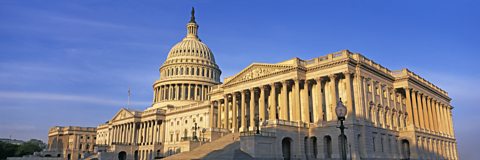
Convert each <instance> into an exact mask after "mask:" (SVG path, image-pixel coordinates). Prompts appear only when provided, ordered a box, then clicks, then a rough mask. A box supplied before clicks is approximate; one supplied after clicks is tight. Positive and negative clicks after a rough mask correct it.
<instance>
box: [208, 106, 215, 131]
mask: <svg viewBox="0 0 480 160" xmlns="http://www.w3.org/2000/svg"><path fill="white" fill-rule="evenodd" d="M213 104H214V102H213V101H210V115H209V116H210V126H209V127H210V128H215V126H214V124H215V123H214V121H215V119H214V117H213V115H214V113H213V112H214V105H213Z"/></svg>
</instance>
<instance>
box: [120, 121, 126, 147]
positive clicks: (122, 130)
mask: <svg viewBox="0 0 480 160" xmlns="http://www.w3.org/2000/svg"><path fill="white" fill-rule="evenodd" d="M124 129H125V126H124V125H123V124H120V130H119V131H120V144H123V142H124V139H125V134H124V133H125V132H124Z"/></svg>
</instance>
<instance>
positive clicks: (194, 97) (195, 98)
mask: <svg viewBox="0 0 480 160" xmlns="http://www.w3.org/2000/svg"><path fill="white" fill-rule="evenodd" d="M197 87H198V86H197V85H196V84H193V100H194V101H198V98H197V94H198V93H197Z"/></svg>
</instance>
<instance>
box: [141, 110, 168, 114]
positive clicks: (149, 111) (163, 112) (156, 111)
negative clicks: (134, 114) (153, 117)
mask: <svg viewBox="0 0 480 160" xmlns="http://www.w3.org/2000/svg"><path fill="white" fill-rule="evenodd" d="M165 113H166V112H165V110H163V109H150V110H145V111H143V112H142V115H150V114H165Z"/></svg>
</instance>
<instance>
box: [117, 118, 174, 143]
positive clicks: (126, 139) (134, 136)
mask: <svg viewBox="0 0 480 160" xmlns="http://www.w3.org/2000/svg"><path fill="white" fill-rule="evenodd" d="M164 130H165V127H164V125H162V121H158V120H150V121H144V122H138V123H134V122H130V123H124V124H119V125H114V126H113V127H112V129H111V130H110V133H109V135H110V136H111V138H109V139H111V140H112V144H124V145H135V144H138V145H153V144H156V143H158V142H161V135H162V134H163V132H164Z"/></svg>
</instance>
